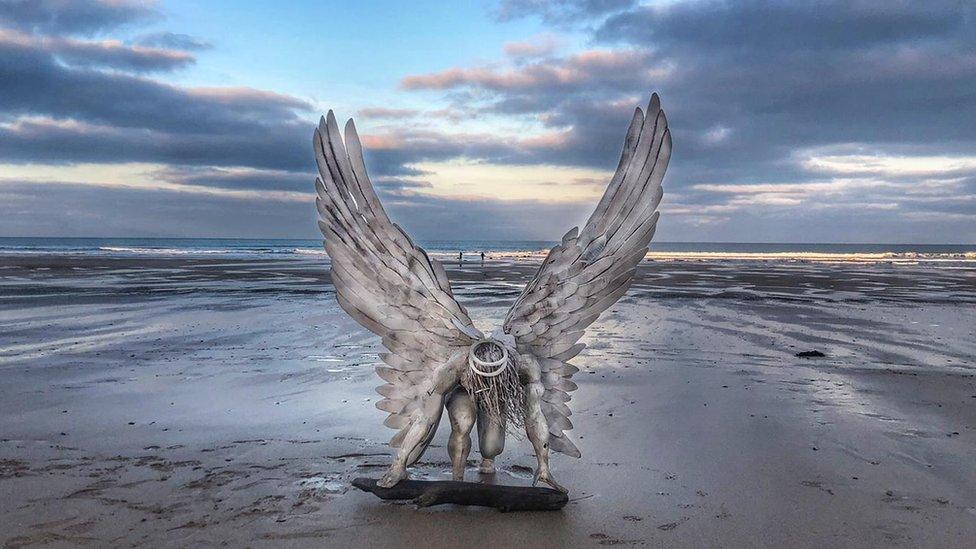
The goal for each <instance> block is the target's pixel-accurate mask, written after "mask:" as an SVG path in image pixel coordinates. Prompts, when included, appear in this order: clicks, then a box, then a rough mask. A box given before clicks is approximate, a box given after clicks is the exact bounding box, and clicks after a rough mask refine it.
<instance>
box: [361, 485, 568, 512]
mask: <svg viewBox="0 0 976 549" xmlns="http://www.w3.org/2000/svg"><path fill="white" fill-rule="evenodd" d="M352 485H353V486H355V487H356V488H359V489H360V490H362V491H364V492H372V493H373V494H375V495H376V496H377V497H379V498H380V499H395V500H404V499H410V500H413V502H414V503H415V504H416V505H417V507H430V506H432V505H441V504H444V503H454V504H456V505H478V506H481V507H494V508H495V509H498V510H499V511H501V512H503V513H507V512H510V511H558V510H559V509H562V508H563V506H564V505H566V503H568V502H569V496H568V495H567V494H564V493H563V492H559V491H557V490H553V489H552V488H538V487H534V486H532V487H530V486H502V485H500V484H480V483H477V482H458V481H454V480H401V481H400V482H398V483H396V484H395V485H394V486H392V487H390V488H380V487H379V486H377V485H376V479H372V478H365V477H360V478H357V479H356V480H354V481H352Z"/></svg>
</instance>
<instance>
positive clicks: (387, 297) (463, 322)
mask: <svg viewBox="0 0 976 549" xmlns="http://www.w3.org/2000/svg"><path fill="white" fill-rule="evenodd" d="M345 136H346V139H345V143H343V141H342V139H341V138H340V134H339V127H338V125H337V124H336V119H335V115H333V114H332V111H329V114H328V116H327V118H323V119H322V120H321V121H320V122H319V127H318V128H317V129H316V130H315V136H314V139H313V145H314V147H315V160H316V162H317V163H318V169H319V175H320V177H319V178H316V180H315V189H316V191H317V192H318V197H317V198H316V200H315V205H316V207H317V208H318V211H319V228H320V229H321V230H322V234H323V236H324V237H325V249H326V251H327V252H328V254H329V257H330V258H331V275H332V283H333V285H334V286H335V289H336V300H338V302H339V305H340V306H341V307H342V309H343V310H345V311H346V312H347V313H349V315H350V316H352V317H353V318H354V319H356V320H357V321H358V322H359V323H360V324H362V325H363V326H364V327H365V328H366V329H368V330H369V331H371V332H373V333H374V334H376V335H378V336H380V337H381V338H383V345H384V346H385V347H386V348H387V349H388V350H389V351H390V352H389V353H382V354H381V355H380V358H381V359H382V360H383V362H385V363H386V364H387V366H388V367H384V366H379V367H377V368H376V372H377V373H378V374H379V376H380V377H381V378H383V380H385V381H386V382H387V384H386V385H382V386H380V387H378V388H377V392H379V393H380V394H381V395H383V396H384V397H386V398H384V399H383V400H380V401H379V402H377V403H376V407H377V408H379V409H381V410H384V411H387V412H389V413H390V416H389V417H388V418H387V419H386V421H385V422H384V425H386V426H387V427H391V428H394V429H401V432H400V433H399V434H398V435H397V436H394V437H393V440H391V441H390V444H391V445H392V446H398V442H399V439H398V437H402V435H403V434H404V433H405V431H404V430H402V429H404V428H405V427H406V426H407V425H408V424H409V421H410V414H411V413H412V412H413V411H414V410H417V409H418V408H419V407H420V406H421V404H422V399H423V397H425V396H427V395H428V394H429V391H430V390H431V388H432V387H433V386H434V385H435V384H437V383H439V382H441V381H442V380H439V379H436V378H437V377H438V371H443V370H444V368H443V367H444V366H445V365H446V364H447V363H448V362H451V361H453V360H457V359H458V357H459V356H460V353H461V351H464V352H465V355H464V356H466V350H467V347H468V346H469V345H470V344H471V343H472V342H474V341H475V339H474V338H475V337H477V335H478V332H477V330H475V329H474V327H473V324H472V322H471V319H470V318H469V317H468V313H467V311H465V309H464V307H462V306H461V305H460V304H459V303H458V302H457V301H456V300H455V299H454V295H453V294H452V293H451V285H450V282H449V281H448V279H447V273H446V272H445V271H444V267H443V266H441V264H440V263H438V262H437V261H436V260H434V259H431V258H429V257H428V256H427V253H426V252H425V251H424V250H423V248H421V247H420V246H417V245H415V244H414V243H413V242H412V241H411V240H410V237H408V236H407V234H406V233H405V232H404V231H403V229H401V228H400V227H399V226H398V225H396V224H395V223H393V222H391V221H390V218H389V216H387V214H386V212H385V211H384V210H383V206H382V205H381V204H380V201H379V198H378V197H377V196H376V192H375V191H374V190H373V186H372V184H371V183H370V181H369V178H368V177H367V175H366V166H365V164H364V162H363V150H362V145H361V144H360V141H359V136H358V135H357V134H356V127H355V125H354V124H353V121H352V120H351V119H350V120H349V122H347V123H346V131H345Z"/></svg>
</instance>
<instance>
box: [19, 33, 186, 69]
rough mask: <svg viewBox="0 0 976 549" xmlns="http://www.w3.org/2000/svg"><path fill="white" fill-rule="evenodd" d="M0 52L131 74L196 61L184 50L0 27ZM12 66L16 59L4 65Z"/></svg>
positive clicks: (66, 64) (170, 67)
mask: <svg viewBox="0 0 976 549" xmlns="http://www.w3.org/2000/svg"><path fill="white" fill-rule="evenodd" d="M0 52H3V53H6V54H9V55H11V56H17V57H22V58H24V59H28V60H30V59H32V58H34V59H37V58H38V57H44V56H48V57H47V58H48V59H49V60H50V61H51V62H53V63H56V64H58V65H61V66H67V67H71V68H90V67H96V68H111V69H119V70H123V71H130V72H150V71H161V70H173V69H177V68H180V67H184V66H186V65H189V64H191V63H193V62H194V61H195V59H194V57H193V56H192V55H190V54H189V53H186V52H184V51H175V50H166V49H160V48H149V47H145V46H128V45H125V44H122V43H121V42H119V41H116V40H99V41H93V40H78V39H74V38H60V37H51V36H40V35H31V34H27V33H21V32H18V31H15V30H10V29H3V28H0ZM0 54H2V53H0ZM15 63H16V59H14V60H12V61H8V62H7V63H4V65H5V66H8V67H10V66H13V65H14V64H15Z"/></svg>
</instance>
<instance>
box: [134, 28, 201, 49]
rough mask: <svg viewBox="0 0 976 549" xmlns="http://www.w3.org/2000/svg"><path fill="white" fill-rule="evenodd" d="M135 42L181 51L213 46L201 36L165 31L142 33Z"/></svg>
mask: <svg viewBox="0 0 976 549" xmlns="http://www.w3.org/2000/svg"><path fill="white" fill-rule="evenodd" d="M135 42H136V43H137V44H139V45H141V46H150V47H155V48H165V49H170V50H182V51H198V50H209V49H210V48H212V47H213V44H211V43H210V42H207V41H206V40H204V39H202V38H196V37H194V36H190V35H189V34H179V33H175V32H165V31H164V32H154V33H150V34H144V35H142V36H140V37H139V38H138V39H136V41H135Z"/></svg>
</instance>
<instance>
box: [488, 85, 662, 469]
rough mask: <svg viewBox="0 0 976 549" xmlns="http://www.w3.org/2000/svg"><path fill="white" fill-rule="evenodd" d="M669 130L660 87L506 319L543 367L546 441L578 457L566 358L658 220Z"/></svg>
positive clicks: (621, 282) (522, 347)
mask: <svg viewBox="0 0 976 549" xmlns="http://www.w3.org/2000/svg"><path fill="white" fill-rule="evenodd" d="M670 158H671V133H670V131H669V130H668V122H667V119H666V118H665V116H664V111H662V110H661V102H660V99H659V98H658V96H657V94H654V95H652V96H651V102H650V104H649V105H648V107H647V115H646V116H645V115H644V113H643V112H642V111H641V110H640V108H637V110H636V112H635V113H634V118H633V120H632V121H631V123H630V129H629V130H628V131H627V138H626V140H625V141H624V150H623V154H622V155H621V157H620V163H619V165H618V166H617V172H616V173H615V174H614V175H613V178H612V179H611V180H610V184H609V185H608V186H607V190H606V192H605V193H604V195H603V198H602V199H601V200H600V203H599V205H597V207H596V211H594V212H593V215H591V216H590V219H589V220H588V221H587V222H586V225H585V226H584V227H583V230H582V231H578V230H577V229H578V228H575V227H574V228H573V229H572V230H571V231H569V232H568V233H566V235H565V236H563V238H562V242H561V243H560V244H559V245H557V246H556V247H554V248H553V249H552V250H551V251H550V252H549V255H548V256H547V257H546V259H545V261H544V262H543V263H542V266H541V267H540V268H539V271H538V272H537V273H536V275H535V277H534V278H533V279H532V280H531V281H530V282H529V284H528V285H527V286H526V287H525V290H523V291H522V294H521V295H520V296H519V298H518V300H516V301H515V304H514V305H512V308H511V310H510V311H509V312H508V316H507V317H506V318H505V324H504V326H503V329H504V331H505V332H506V333H508V334H510V335H512V336H514V337H515V341H516V346H517V348H518V350H519V352H520V353H528V354H532V355H533V356H535V357H536V359H537V360H538V361H539V363H540V365H541V367H542V382H543V385H544V387H545V389H546V390H545V393H544V394H543V397H542V399H543V404H542V411H543V414H544V415H545V416H546V421H547V423H548V425H549V432H550V441H549V442H550V448H552V449H553V450H555V451H557V452H562V453H564V454H567V455H570V456H573V457H579V455H580V453H579V450H578V449H577V448H576V446H575V445H574V444H573V443H572V442H570V441H569V439H568V438H567V437H566V436H565V435H564V433H563V431H565V430H569V429H572V428H573V424H572V423H571V422H570V421H569V415H570V414H571V412H570V410H569V407H568V406H566V403H567V402H569V400H570V396H569V394H568V393H569V392H571V391H574V390H576V384H575V383H573V382H572V381H571V380H570V378H571V377H572V375H573V374H574V373H576V372H578V371H579V370H578V369H577V368H576V367H575V366H573V365H571V364H569V363H568V362H567V361H568V360H569V359H571V358H573V357H574V356H576V355H577V354H579V353H580V351H582V350H583V347H584V344H582V343H578V341H579V339H580V338H581V337H582V336H583V331H584V329H585V328H586V327H587V326H589V325H590V324H592V323H593V321H595V320H596V319H597V317H598V316H599V315H600V313H602V312H603V311H605V310H606V309H607V308H609V307H610V306H611V305H613V304H614V303H615V302H616V301H617V300H618V299H619V298H620V297H621V296H623V295H624V293H626V292H627V289H628V288H629V287H630V283H631V281H632V279H633V276H634V270H635V269H636V267H637V264H638V263H639V262H640V260H641V259H642V258H643V257H644V255H645V254H646V253H647V245H648V244H649V243H650V241H651V238H652V237H653V236H654V229H655V227H656V225H657V219H658V212H657V206H658V204H659V203H660V202H661V196H662V194H663V190H662V188H661V182H662V180H663V178H664V172H665V170H667V167H668V161H669V160H670Z"/></svg>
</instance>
